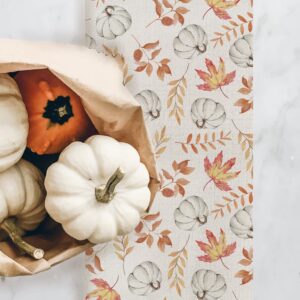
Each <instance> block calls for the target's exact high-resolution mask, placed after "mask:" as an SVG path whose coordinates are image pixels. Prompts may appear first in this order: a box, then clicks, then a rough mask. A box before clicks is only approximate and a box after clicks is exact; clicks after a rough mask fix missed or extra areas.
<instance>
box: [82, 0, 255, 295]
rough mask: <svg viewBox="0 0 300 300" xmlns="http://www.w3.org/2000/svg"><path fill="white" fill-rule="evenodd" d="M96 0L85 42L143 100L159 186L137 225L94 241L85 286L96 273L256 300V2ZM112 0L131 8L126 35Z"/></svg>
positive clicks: (156, 290) (137, 284) (133, 284)
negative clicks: (252, 216) (116, 22)
mask: <svg viewBox="0 0 300 300" xmlns="http://www.w3.org/2000/svg"><path fill="white" fill-rule="evenodd" d="M87 1H88V8H87V23H86V24H87V35H88V36H89V37H90V39H88V40H87V44H88V45H89V47H92V48H95V49H97V51H104V52H105V53H108V54H109V55H110V56H112V57H113V58H114V59H115V60H116V62H117V63H118V64H119V66H120V68H121V69H122V71H123V75H124V78H123V84H124V85H125V86H126V88H128V90H129V92H130V93H131V94H132V95H135V99H136V100H137V102H138V103H139V104H140V105H141V106H142V109H143V112H144V117H145V119H147V124H148V127H149V135H150V137H151V140H152V141H153V153H155V156H156V159H157V169H158V174H159V176H160V190H159V191H158V193H157V194H156V196H155V199H154V202H153V205H152V206H151V208H150V211H149V212H148V213H147V214H145V215H144V216H142V218H141V220H140V223H139V224H138V225H137V226H136V228H135V230H134V232H133V233H131V234H128V235H126V236H118V237H117V238H116V239H115V240H114V241H113V242H111V243H106V244H104V245H100V246H98V247H96V248H95V249H94V251H93V250H92V251H91V250H89V251H87V254H86V261H87V263H86V270H87V272H88V275H89V276H88V278H89V285H88V290H87V293H86V294H87V295H90V293H93V292H94V290H95V285H94V284H92V283H91V280H93V279H95V277H96V278H101V279H103V280H105V281H106V282H107V283H108V284H109V286H111V287H112V288H113V290H114V291H115V292H116V293H118V295H120V298H121V299H126V300H127V299H157V300H180V299H184V300H185V299H187V300H192V299H199V300H200V299H201V300H237V299H239V300H252V297H251V295H252V291H251V289H252V280H251V279H252V277H253V272H252V266H251V265H250V264H251V261H252V251H251V250H250V249H252V243H253V239H252V238H249V236H250V235H251V234H252V235H253V232H252V231H251V229H252V227H251V226H248V225H249V224H248V223H247V216H248V217H249V214H248V213H249V210H248V208H247V207H248V206H249V205H252V203H253V185H252V181H253V178H252V177H253V172H252V161H253V134H252V127H251V125H252V123H251V122H252V121H251V120H252V113H253V109H252V108H253V103H252V102H253V101H252V93H253V91H252V77H253V76H252V71H253V68H252V67H251V65H252V64H253V57H252V56H251V54H252V53H253V51H252V49H253V48H252V37H251V36H248V35H251V34H252V30H253V14H252V6H251V3H252V1H251V0H249V1H239V0H232V1H231V0H218V1H217V0H138V1H129V0H127V1H125V0H114V1H108V0H103V1H97V0H95V1H92V0H87ZM107 6H113V7H115V6H120V7H122V9H124V10H126V12H129V14H130V16H129V14H127V13H126V12H123V13H124V16H125V17H126V21H128V20H129V19H130V20H131V21H132V24H131V25H130V26H128V29H126V28H127V25H129V22H127V23H126V24H127V25H125V26H124V27H121V28H122V31H121V32H120V33H121V34H119V33H118V34H115V33H116V32H115V33H111V30H110V28H109V26H110V25H109V24H110V22H111V20H110V22H108V20H109V19H111V18H113V17H114V15H113V14H112V16H111V18H109V17H108V15H107V14H106V13H105V11H104V10H105V8H106V7H107ZM99 16H103V19H101V21H100V22H99V26H98V28H100V29H101V30H102V25H103V24H104V23H105V22H106V25H107V24H108V25H107V26H106V27H105V28H109V30H108V34H107V36H110V39H109V40H108V38H106V39H105V38H101V36H99V33H97V31H98V28H97V26H96V23H97V22H96V20H97V19H98V18H99ZM203 17H204V18H203ZM112 20H113V19H112ZM100 25H101V26H100ZM113 27H114V26H111V28H113ZM103 28H104V27H103ZM104 31H105V30H104ZM104 31H103V32H104ZM99 37H100V38H99ZM94 41H95V42H94ZM250 50H251V51H250ZM250 52H251V53H250ZM133 113H134V112H133ZM128 125H129V126H130V124H128ZM112 126H118V124H112ZM245 216H246V218H245ZM231 220H232V222H231ZM248 221H249V218H248ZM244 222H246V223H247V224H248V225H247V226H244V225H245V224H244ZM245 249H247V250H248V251H249V252H248V254H247V253H246V250H245ZM246 259H247V261H246ZM111 266H113V268H111ZM153 274H155V275H153ZM254 276H255V275H254ZM93 295H94V294H93ZM101 295H102V294H101Z"/></svg>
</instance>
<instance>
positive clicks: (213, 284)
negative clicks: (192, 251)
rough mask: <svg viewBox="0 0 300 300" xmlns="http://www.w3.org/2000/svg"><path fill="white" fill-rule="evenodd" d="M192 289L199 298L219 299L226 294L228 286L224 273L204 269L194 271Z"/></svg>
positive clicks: (203, 299)
mask: <svg viewBox="0 0 300 300" xmlns="http://www.w3.org/2000/svg"><path fill="white" fill-rule="evenodd" d="M192 289H193V293H194V294H195V295H196V296H197V299H201V300H217V299H220V298H221V297H222V296H223V295H224V294H225V292H226V289H227V286H226V283H225V279H224V277H223V276H222V275H220V274H217V273H215V272H214V271H211V270H205V269H202V270H198V271H197V272H196V273H194V275H193V277H192Z"/></svg>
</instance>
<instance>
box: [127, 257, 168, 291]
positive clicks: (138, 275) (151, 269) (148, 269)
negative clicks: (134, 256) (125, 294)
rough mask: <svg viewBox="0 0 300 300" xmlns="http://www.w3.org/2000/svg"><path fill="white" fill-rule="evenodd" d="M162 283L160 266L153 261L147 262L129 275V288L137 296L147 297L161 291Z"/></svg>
mask: <svg viewBox="0 0 300 300" xmlns="http://www.w3.org/2000/svg"><path fill="white" fill-rule="evenodd" d="M161 281H162V275H161V271H160V269H159V268H158V266H157V265H156V264H155V263H153V262H151V261H145V262H143V263H141V264H139V265H138V266H136V267H135V268H134V270H133V272H132V273H131V274H129V276H128V288H129V290H130V291H131V292H132V293H133V294H135V295H139V296H147V295H149V294H151V293H153V292H155V291H157V290H159V289H160V286H161Z"/></svg>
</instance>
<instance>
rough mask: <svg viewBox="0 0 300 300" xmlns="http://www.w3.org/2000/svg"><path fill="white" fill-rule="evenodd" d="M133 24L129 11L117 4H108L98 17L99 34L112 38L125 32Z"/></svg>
mask: <svg viewBox="0 0 300 300" xmlns="http://www.w3.org/2000/svg"><path fill="white" fill-rule="evenodd" d="M130 26H131V16H130V15H129V13H128V11H127V10H126V9H125V8H123V7H120V6H117V5H114V6H112V5H109V6H106V7H105V9H104V10H103V11H102V13H101V14H100V15H99V16H98V17H97V19H96V28H97V33H98V34H99V36H101V37H103V38H105V39H108V40H112V39H115V38H116V37H118V36H120V35H122V34H124V33H125V32H126V31H127V30H128V29H129V27H130Z"/></svg>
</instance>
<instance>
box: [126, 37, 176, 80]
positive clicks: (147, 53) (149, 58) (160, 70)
mask: <svg viewBox="0 0 300 300" xmlns="http://www.w3.org/2000/svg"><path fill="white" fill-rule="evenodd" d="M132 37H133V38H134V39H135V41H136V42H137V44H138V49H136V50H135V51H134V52H133V58H134V60H135V62H136V64H137V65H138V66H137V68H136V69H135V71H136V72H143V71H146V74H147V75H148V76H149V77H150V76H151V75H152V73H153V70H154V67H153V66H156V68H157V69H156V74H157V76H158V78H159V79H160V80H162V81H163V80H164V79H165V75H166V74H167V75H171V74H172V71H171V69H170V67H169V65H168V64H169V62H170V60H169V59H168V58H163V59H160V60H159V61H158V60H157V57H158V56H159V54H160V52H161V48H158V46H159V41H158V40H157V41H155V42H151V43H146V44H144V45H141V43H140V42H139V41H138V39H137V38H136V37H135V36H132Z"/></svg>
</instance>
